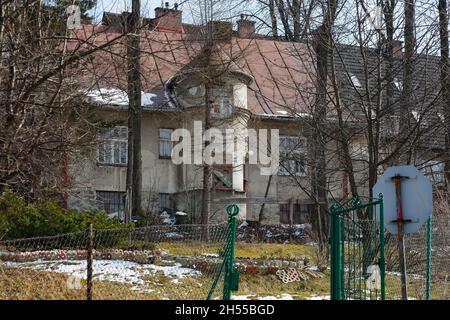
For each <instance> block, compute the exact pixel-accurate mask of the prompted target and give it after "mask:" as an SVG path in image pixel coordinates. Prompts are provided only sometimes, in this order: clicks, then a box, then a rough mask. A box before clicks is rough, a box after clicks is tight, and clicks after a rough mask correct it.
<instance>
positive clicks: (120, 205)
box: [95, 190, 126, 218]
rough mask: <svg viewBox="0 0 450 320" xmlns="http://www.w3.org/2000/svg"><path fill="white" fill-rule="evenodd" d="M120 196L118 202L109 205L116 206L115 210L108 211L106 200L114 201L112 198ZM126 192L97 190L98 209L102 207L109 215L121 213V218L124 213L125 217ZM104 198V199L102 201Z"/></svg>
mask: <svg viewBox="0 0 450 320" xmlns="http://www.w3.org/2000/svg"><path fill="white" fill-rule="evenodd" d="M102 194H103V195H104V196H105V195H108V197H106V196H105V197H101V195H102ZM113 195H114V196H118V200H119V201H117V202H110V203H109V204H108V206H109V207H111V206H114V207H115V209H114V210H106V208H105V207H106V201H105V200H111V199H113V197H112V196H113ZM125 196H126V192H125V191H111V190H95V201H96V203H97V207H100V209H101V210H103V211H105V212H106V213H107V214H108V215H109V214H111V213H115V212H119V218H120V216H121V214H120V212H122V217H125V210H126V204H125ZM100 198H102V199H100ZM100 205H101V206H100Z"/></svg>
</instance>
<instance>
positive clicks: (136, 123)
mask: <svg viewBox="0 0 450 320" xmlns="http://www.w3.org/2000/svg"><path fill="white" fill-rule="evenodd" d="M140 10H141V3H140V0H133V1H132V12H131V14H130V16H129V20H128V21H129V22H128V30H127V32H129V35H128V46H127V63H128V101H129V106H128V166H127V200H128V202H130V204H129V205H128V207H129V208H131V212H128V217H127V221H128V220H130V219H131V215H138V214H139V213H140V211H141V197H142V159H141V119H142V106H141V90H142V89H141V72H140V65H141V59H140V49H139V43H140V36H139V29H140V20H141V18H140Z"/></svg>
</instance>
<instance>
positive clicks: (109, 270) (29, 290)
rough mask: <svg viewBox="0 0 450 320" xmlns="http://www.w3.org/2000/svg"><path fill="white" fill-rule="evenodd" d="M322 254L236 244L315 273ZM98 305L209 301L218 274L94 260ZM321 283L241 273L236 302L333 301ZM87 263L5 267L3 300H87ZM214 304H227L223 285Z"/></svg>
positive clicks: (395, 282)
mask: <svg viewBox="0 0 450 320" xmlns="http://www.w3.org/2000/svg"><path fill="white" fill-rule="evenodd" d="M157 249H161V250H165V251H166V252H168V253H170V254H171V255H174V256H187V255H189V256H195V255H199V256H200V255H205V254H208V253H209V254H215V253H217V248H213V247H209V246H208V247H205V246H203V245H201V244H193V243H191V244H185V243H161V244H158V245H157ZM316 251H317V250H316V248H315V247H314V246H312V245H297V244H247V243H238V244H236V258H237V259H240V258H250V259H260V260H274V259H285V260H286V259H292V258H299V257H303V258H308V259H309V260H310V267H309V268H312V269H314V266H315V264H316V262H317V259H316V258H315V256H316ZM93 269H94V274H93V278H94V286H93V292H94V294H93V296H94V299H205V298H206V297H207V295H208V293H209V290H210V288H211V285H212V282H213V278H214V274H215V273H216V270H215V269H213V270H209V271H207V272H201V271H198V270H195V268H194V267H193V268H187V267H182V266H181V265H180V264H178V263H175V264H174V263H173V262H172V263H166V264H165V263H164V261H162V262H160V263H158V265H155V264H140V263H136V262H131V261H123V260H94V268H93ZM322 275H323V277H321V278H309V279H307V280H303V281H296V282H290V283H284V282H282V281H281V280H280V279H279V277H278V276H277V275H275V274H264V275H262V274H252V273H248V272H246V273H241V276H240V282H239V290H238V291H236V292H233V299H240V300H248V299H282V300H302V299H314V300H320V299H329V295H330V271H329V269H328V270H324V271H323V273H322ZM85 279H86V261H84V260H59V261H35V262H3V263H2V262H0V299H85V297H86V280H85ZM221 283H222V282H220V281H219V285H218V287H217V289H216V291H215V294H214V296H213V297H214V298H221V296H220V294H221V289H222V288H221V285H220V284H221ZM424 283H425V279H424V277H420V276H418V277H413V276H411V277H409V292H410V297H411V298H412V299H417V298H419V299H423V298H424ZM386 288H387V289H386V294H387V298H388V299H399V296H400V277H399V275H398V274H396V273H388V274H387V276H386ZM448 290H450V288H449V284H448V283H447V282H433V283H432V293H431V298H432V299H439V298H441V297H440V296H438V295H436V293H439V292H444V291H445V292H446V291H448Z"/></svg>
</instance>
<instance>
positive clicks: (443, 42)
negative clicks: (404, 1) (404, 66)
mask: <svg viewBox="0 0 450 320" xmlns="http://www.w3.org/2000/svg"><path fill="white" fill-rule="evenodd" d="M438 10H439V35H440V48H441V85H442V96H443V101H444V104H445V106H446V108H445V115H444V119H445V123H446V128H445V129H446V131H447V132H446V133H447V134H446V136H447V139H446V150H447V157H446V158H447V160H446V162H445V174H446V180H447V188H448V189H450V138H449V137H450V125H449V124H450V62H449V44H448V41H449V38H448V3H447V0H439V5H438Z"/></svg>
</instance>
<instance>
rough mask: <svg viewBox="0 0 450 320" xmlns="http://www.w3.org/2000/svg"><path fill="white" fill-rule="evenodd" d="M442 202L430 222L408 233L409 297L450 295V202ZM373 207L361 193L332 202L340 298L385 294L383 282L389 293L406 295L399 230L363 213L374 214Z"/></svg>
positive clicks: (395, 296)
mask: <svg viewBox="0 0 450 320" xmlns="http://www.w3.org/2000/svg"><path fill="white" fill-rule="evenodd" d="M443 203H444V204H445V205H444V206H442V204H443ZM374 204H375V205H376V202H375V203H374ZM436 204H437V205H436V208H435V214H434V216H433V217H432V218H430V220H429V222H428V223H425V224H424V225H423V226H422V227H421V229H420V230H419V231H418V232H416V233H408V234H405V235H404V248H405V251H404V252H405V262H406V268H405V269H406V279H407V281H406V287H407V293H408V299H412V300H414V299H417V300H425V299H432V300H448V299H450V263H449V262H450V216H449V213H450V211H449V210H450V207H448V202H442V201H441V202H438V201H437V202H436ZM370 209H371V204H370V203H368V204H366V205H364V204H362V203H361V202H360V201H359V198H356V201H355V200H352V201H351V202H350V203H349V204H344V206H342V205H336V206H334V207H332V214H333V215H334V220H332V221H334V222H332V227H333V228H332V229H333V231H332V238H331V239H332V241H331V250H332V255H331V264H332V269H333V270H334V272H333V271H332V280H331V281H332V283H336V290H335V291H333V290H334V289H332V291H333V292H335V293H334V297H335V299H356V300H361V299H362V300H365V299H380V298H381V297H380V292H379V289H380V288H381V287H382V288H384V289H383V290H384V293H385V299H388V300H397V299H402V298H403V297H402V280H401V266H400V254H399V248H398V239H397V236H396V235H393V234H390V233H389V232H387V231H384V233H383V234H382V233H380V226H381V225H382V223H381V222H380V221H377V220H376V219H374V218H372V219H364V218H363V219H361V217H369V216H370V215H371V213H370V212H369V211H370ZM374 212H375V211H374ZM382 240H383V241H382ZM333 252H334V253H333ZM333 266H334V267H333ZM380 268H381V269H382V270H380ZM381 271H382V272H383V273H384V274H385V277H383V275H382V274H381ZM333 274H334V275H336V277H333ZM377 279H378V280H377ZM380 279H382V280H380ZM377 282H378V283H377ZM380 282H382V283H380ZM332 288H334V287H333V286H332ZM374 289H375V290H374Z"/></svg>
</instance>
